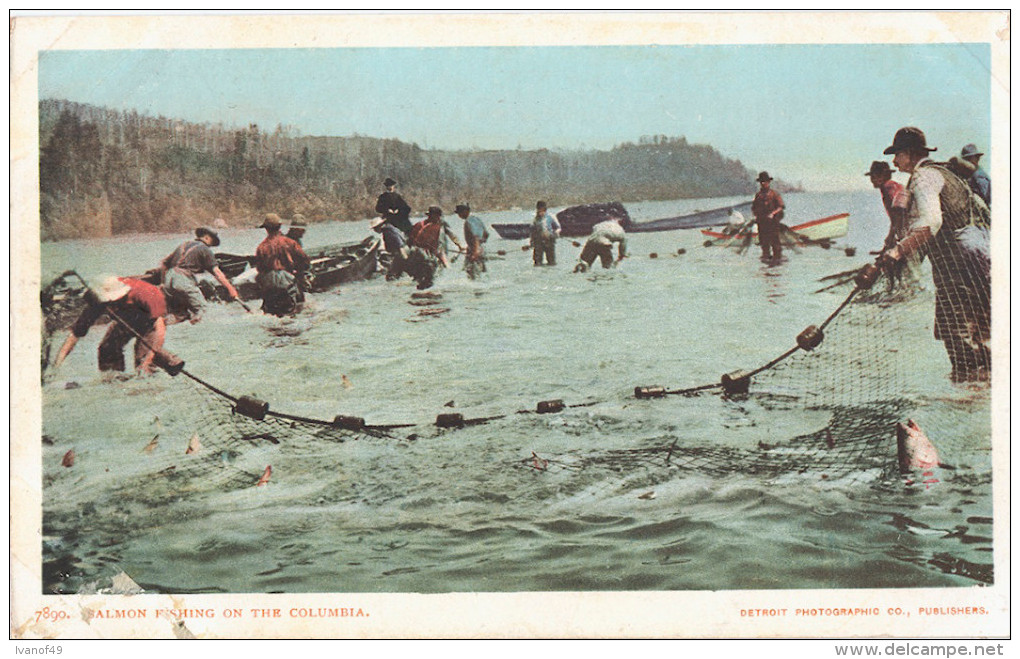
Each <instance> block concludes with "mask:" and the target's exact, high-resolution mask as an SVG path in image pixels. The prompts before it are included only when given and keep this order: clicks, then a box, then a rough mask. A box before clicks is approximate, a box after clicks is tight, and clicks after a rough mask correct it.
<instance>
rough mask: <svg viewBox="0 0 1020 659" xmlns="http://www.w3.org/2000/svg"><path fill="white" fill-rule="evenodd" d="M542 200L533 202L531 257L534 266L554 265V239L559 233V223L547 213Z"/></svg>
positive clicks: (546, 207)
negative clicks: (533, 217)
mask: <svg viewBox="0 0 1020 659" xmlns="http://www.w3.org/2000/svg"><path fill="white" fill-rule="evenodd" d="M548 208H549V207H548V206H547V205H546V203H545V202H544V201H540V202H538V203H537V204H535V219H534V220H532V222H531V249H532V259H533V261H534V263H535V265H536V266H539V265H542V260H543V257H544V259H545V262H546V265H556V239H557V238H558V237H559V235H560V223H559V222H558V221H557V220H556V218H555V217H553V216H552V215H550V214H549V212H548Z"/></svg>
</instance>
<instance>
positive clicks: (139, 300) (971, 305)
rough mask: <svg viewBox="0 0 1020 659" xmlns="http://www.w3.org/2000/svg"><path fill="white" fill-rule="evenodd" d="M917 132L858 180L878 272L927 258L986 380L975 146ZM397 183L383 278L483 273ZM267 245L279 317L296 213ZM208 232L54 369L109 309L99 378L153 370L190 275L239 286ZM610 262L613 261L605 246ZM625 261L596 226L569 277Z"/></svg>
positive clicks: (269, 307) (191, 311)
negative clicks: (877, 245)
mask: <svg viewBox="0 0 1020 659" xmlns="http://www.w3.org/2000/svg"><path fill="white" fill-rule="evenodd" d="M934 151H936V148H935V147H929V146H928V145H927V143H926V138H925V135H924V133H923V132H922V131H921V130H920V129H918V128H915V127H905V128H901V129H900V130H899V131H897V132H896V134H895V136H894V138H893V143H892V145H891V146H889V147H888V148H886V149H885V151H884V153H885V155H892V156H893V165H894V166H896V167H897V168H898V169H899V170H900V171H902V172H905V173H908V174H909V175H910V179H909V181H908V182H907V185H906V187H904V186H902V185H900V184H899V183H897V182H896V181H894V180H892V170H891V168H890V167H889V165H888V163H885V162H883V161H875V162H873V163H872V165H871V168H870V170H869V171H868V172H867V173H866V175H867V176H869V177H870V178H871V181H872V184H873V185H874V187H875V188H877V189H879V190H880V191H881V194H882V200H883V203H884V205H885V208H886V210H887V212H888V215H889V220H890V229H889V233H888V235H887V236H886V239H885V242H884V244H883V247H882V250H881V251H880V252H879V253H878V257H877V259H876V265H877V266H879V267H880V268H882V269H883V270H884V271H886V272H887V273H888V274H889V276H890V277H891V278H899V277H901V276H902V273H903V271H904V269H905V268H913V269H915V270H916V266H917V264H919V263H920V261H921V259H923V258H925V257H926V256H927V257H928V258H929V259H930V260H931V264H932V272H933V280H934V284H935V290H936V300H935V338H936V339H937V340H940V341H942V342H943V343H944V344H945V348H946V352H947V353H948V355H949V357H950V361H951V363H952V367H953V371H952V379H953V380H954V381H974V380H987V379H988V378H989V377H990V372H991V353H990V349H989V344H990V338H991V306H990V301H991V260H990V251H989V228H990V224H991V220H990V211H989V202H990V189H991V184H990V180H989V179H988V177H987V175H986V174H984V172H983V171H982V170H981V169H980V167H979V166H978V162H979V160H980V158H981V156H982V155H984V154H982V153H980V152H979V151H978V150H977V149H976V147H974V145H972V144H969V145H967V146H966V147H964V149H963V151H962V152H961V154H960V157H959V158H953V159H951V160H950V161H949V162H948V163H937V162H935V161H933V160H932V159H931V158H930V157H929V154H930V153H931V152H934ZM772 180H773V179H772V177H771V176H769V174H768V172H761V173H760V174H759V176H758V178H757V182H758V183H759V186H760V189H759V191H758V193H757V194H756V195H755V198H754V201H753V202H752V213H753V215H754V221H755V222H756V223H757V225H758V232H759V239H760V243H761V246H762V255H763V258H767V259H770V260H774V259H779V258H781V257H782V242H781V236H780V230H781V225H780V222H781V220H782V219H783V214H784V209H785V205H784V203H783V199H782V197H781V195H780V194H779V193H778V192H776V191H775V190H773V189H772V187H771V182H772ZM396 184H397V182H396V181H395V180H394V179H392V178H387V179H386V180H385V181H384V186H385V188H386V192H384V193H383V194H381V195H380V196H379V198H378V201H377V204H376V212H377V213H378V214H379V218H378V219H376V220H374V221H373V222H372V223H371V228H372V229H373V230H374V231H375V232H377V233H379V234H381V236H382V239H383V244H384V246H385V249H386V251H387V252H388V253H389V254H390V256H391V264H390V266H389V268H388V271H387V275H386V277H387V279H389V280H392V279H396V278H398V277H400V276H401V275H402V274H404V273H407V274H408V275H410V276H411V277H412V278H414V279H415V281H416V282H417V283H418V288H419V289H424V288H429V287H430V286H432V285H433V280H434V277H435V273H436V270H437V268H439V267H449V266H450V259H449V257H448V255H447V249H446V245H445V242H446V239H447V238H449V239H450V240H451V241H452V242H453V243H454V244H455V245H456V246H457V249H458V250H459V251H460V252H461V253H464V254H465V261H466V263H465V269H466V270H467V272H468V275H469V276H470V277H472V278H474V277H476V276H478V275H479V274H480V273H482V272H485V270H486V266H485V250H484V244H485V242H486V241H487V240H488V237H489V233H488V230H487V229H486V227H485V224H484V223H483V222H482V221H481V220H480V219H479V218H478V217H477V216H475V215H472V213H471V208H470V206H469V205H468V204H467V203H462V204H458V205H457V207H456V209H455V213H456V214H457V216H458V217H460V218H461V219H462V220H463V222H464V226H463V231H464V239H465V245H462V244H461V242H460V240H459V239H458V238H457V236H456V234H455V233H454V232H453V230H452V229H451V228H450V226H449V224H448V223H447V222H446V221H445V220H444V219H443V211H442V209H441V208H439V207H438V206H429V207H428V210H427V211H426V213H425V218H424V219H422V220H421V221H419V222H417V223H416V224H412V223H411V221H410V214H411V208H410V205H409V204H408V203H407V202H406V201H405V200H404V199H403V197H401V195H400V194H399V193H398V192H396ZM259 226H260V227H261V228H263V229H265V230H266V234H267V235H266V238H265V240H263V241H262V243H261V244H259V246H258V248H257V249H256V251H255V259H254V261H255V268H256V271H257V274H256V283H257V285H258V287H259V290H260V291H261V293H262V299H263V310H264V311H265V312H267V313H271V314H275V315H286V314H288V313H292V312H293V311H294V310H295V309H298V308H300V305H301V303H302V301H303V300H304V294H303V290H302V288H303V287H302V281H301V277H302V274H303V273H304V272H306V271H307V270H308V267H309V265H310V260H309V258H308V255H307V254H306V253H305V252H304V249H303V248H302V246H301V243H300V241H301V238H302V235H303V233H304V228H305V222H304V218H303V217H300V216H295V217H294V219H293V220H292V221H291V228H290V231H289V232H288V234H287V235H284V234H283V233H282V232H281V226H282V221H281V218H280V217H279V216H278V215H276V214H274V213H270V214H267V215H266V216H265V218H264V220H263V222H262V224H261V225H259ZM560 231H561V227H560V224H559V222H558V221H557V220H556V218H555V217H554V216H553V215H552V214H550V213H549V211H548V205H547V204H546V203H545V202H544V201H539V202H538V203H537V204H536V209H535V216H534V219H533V221H532V225H531V235H530V241H529V244H528V245H525V246H524V249H528V248H529V247H530V249H531V250H532V253H533V262H534V265H535V266H541V265H543V264H545V265H555V264H556V241H557V239H558V237H559V235H560ZM219 242H220V241H219V236H218V235H217V234H216V232H215V231H213V230H212V229H209V228H206V227H200V228H198V229H196V231H195V239H194V240H190V241H187V242H185V243H183V244H182V245H181V246H179V247H178V248H177V249H175V250H174V251H173V252H172V253H171V254H169V255H168V256H167V257H166V258H165V259H164V260H163V262H162V263H161V267H160V268H159V269H158V270H159V271H160V272H161V273H162V276H161V277H160V279H161V285H160V286H156V285H154V284H151V283H148V282H145V281H142V280H140V279H134V278H127V277H110V278H106V279H104V280H103V281H101V282H100V283H99V284H98V285H95V286H93V287H91V289H90V299H89V305H88V306H87V308H86V309H85V311H83V312H82V314H81V315H80V316H79V318H78V319H77V321H76V322H75V324H74V326H73V327H72V329H71V332H70V334H69V335H68V337H67V339H66V341H65V342H64V344H63V346H62V347H61V349H60V351H59V353H58V355H57V357H56V359H55V360H54V367H59V366H60V364H61V363H62V362H63V361H64V359H65V358H66V357H67V355H68V354H69V353H70V352H71V350H72V349H73V348H74V346H75V344H76V343H77V341H78V339H79V338H81V337H83V336H85V334H86V333H87V332H88V330H89V327H91V326H92V324H93V323H95V322H96V321H97V320H98V319H99V318H100V317H101V316H102V315H103V314H104V313H105V312H113V313H112V314H111V315H114V316H115V320H116V321H117V322H114V323H112V324H111V326H110V328H109V330H108V331H107V334H106V336H105V337H104V338H103V340H102V342H101V343H100V346H99V368H100V370H102V371H108V370H115V371H123V370H124V369H125V365H124V356H123V350H124V348H125V347H126V345H127V344H128V342H130V340H131V339H133V338H138V339H140V340H138V341H136V344H135V366H136V368H137V369H138V370H139V371H143V372H144V371H151V370H153V369H154V365H153V359H154V356H155V355H156V354H157V353H158V352H159V351H160V350H161V348H162V345H163V341H164V338H165V335H166V325H167V323H166V321H165V320H164V316H167V315H168V310H171V311H172V314H171V317H174V318H177V317H180V318H187V319H189V320H190V321H191V322H192V323H195V322H198V320H199V319H200V317H201V313H202V309H203V307H204V304H205V297H204V295H203V294H202V292H201V289H200V288H199V285H198V282H197V279H196V277H197V275H198V274H201V273H203V272H208V273H210V274H211V275H212V276H213V277H214V278H215V279H216V280H217V281H219V282H220V283H221V284H222V285H223V287H224V289H225V290H226V292H227V296H228V298H229V299H231V300H235V299H238V292H237V289H236V288H235V287H234V286H233V284H232V283H231V282H230V280H229V279H228V278H227V277H226V276H225V275H224V274H223V272H222V271H221V270H220V268H219V266H218V265H217V261H216V257H215V256H214V254H213V253H212V249H211V248H213V247H216V246H218V245H219ZM614 243H615V244H617V245H618V249H619V252H618V258H617V259H616V260H615V261H614V259H613V244H614ZM625 257H626V234H625V232H624V230H623V227H622V226H621V224H620V222H619V221H618V220H613V219H610V220H607V221H604V222H600V223H598V224H596V225H595V226H594V227H593V228H592V233H591V235H590V236H589V238H588V240H587V242H586V243H585V245H584V247H583V249H582V251H581V254H580V258H579V262H578V264H577V266H576V267H575V269H574V272H584V271H586V270H587V269H588V268H590V267H591V266H592V265H593V264H594V261H595V259H600V260H601V264H602V267H604V268H609V267H611V266H612V265H613V264H614V263H618V262H619V261H621V260H623V259H624V258H625Z"/></svg>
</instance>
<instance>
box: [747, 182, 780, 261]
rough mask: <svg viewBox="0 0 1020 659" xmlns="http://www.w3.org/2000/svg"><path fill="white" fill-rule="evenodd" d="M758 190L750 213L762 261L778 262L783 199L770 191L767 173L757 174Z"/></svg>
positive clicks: (770, 185)
mask: <svg viewBox="0 0 1020 659" xmlns="http://www.w3.org/2000/svg"><path fill="white" fill-rule="evenodd" d="M758 184H759V186H760V189H759V190H758V194H756V195H755V196H754V201H753V202H751V213H752V214H754V219H755V221H756V222H757V223H758V242H759V243H760V244H761V255H762V259H763V260H771V261H779V260H780V259H782V258H783V244H782V241H781V240H780V237H779V222H780V220H782V219H783V211H784V205H783V198H782V197H781V196H780V195H779V193H778V192H776V191H775V190H773V189H772V177H771V176H769V173H768V172H761V173H759V174H758Z"/></svg>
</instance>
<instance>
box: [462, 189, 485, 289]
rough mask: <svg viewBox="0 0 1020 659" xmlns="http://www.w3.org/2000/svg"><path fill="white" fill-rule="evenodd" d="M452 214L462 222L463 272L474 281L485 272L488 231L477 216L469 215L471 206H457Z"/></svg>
mask: <svg viewBox="0 0 1020 659" xmlns="http://www.w3.org/2000/svg"><path fill="white" fill-rule="evenodd" d="M454 212H455V213H457V216H458V217H460V219H462V220H464V244H466V245H467V254H466V255H465V257H464V270H466V271H467V275H468V277H470V278H471V279H475V278H476V277H478V276H479V275H480V274H481V273H483V272H485V271H486V267H485V241H487V240H488V239H489V230H488V229H486V228H485V223H484V222H482V221H481V220H480V219H478V216H477V215H472V214H471V206H469V205H468V204H466V203H464V204H457V207H456V208H455V209H454Z"/></svg>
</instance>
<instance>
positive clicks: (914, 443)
mask: <svg viewBox="0 0 1020 659" xmlns="http://www.w3.org/2000/svg"><path fill="white" fill-rule="evenodd" d="M896 451H897V455H898V458H899V463H900V473H903V474H909V473H911V472H913V471H915V470H916V471H920V472H921V475H922V478H923V479H924V480H923V482H924V484H925V486H926V487H930V486H931V485H932V484H934V483H938V482H939V480H938V478H936V477H935V469H936V468H938V467H939V466H941V465H940V462H939V454H938V451H937V450H935V445H934V444H932V442H931V440H930V439H928V436H927V435H926V434H925V433H924V431H923V430H921V426H919V425H917V422H916V421H914V420H913V419H907V422H906V423H897V424H896ZM908 482H911V483H912V482H913V481H908Z"/></svg>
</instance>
